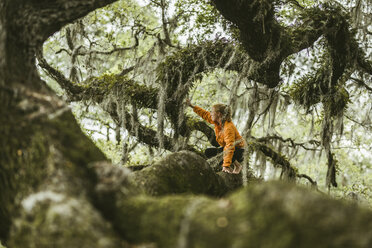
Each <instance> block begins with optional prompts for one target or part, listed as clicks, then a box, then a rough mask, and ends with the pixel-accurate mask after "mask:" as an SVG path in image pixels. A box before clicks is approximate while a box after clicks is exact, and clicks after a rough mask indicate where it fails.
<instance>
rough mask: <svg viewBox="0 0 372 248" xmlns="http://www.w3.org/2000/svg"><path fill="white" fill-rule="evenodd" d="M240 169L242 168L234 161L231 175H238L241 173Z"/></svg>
mask: <svg viewBox="0 0 372 248" xmlns="http://www.w3.org/2000/svg"><path fill="white" fill-rule="evenodd" d="M242 168H243V166H242V165H241V164H240V163H239V162H238V161H237V160H235V161H234V170H233V172H232V173H233V174H239V173H240V172H241V171H242Z"/></svg>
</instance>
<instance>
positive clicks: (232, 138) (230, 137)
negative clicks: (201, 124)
mask: <svg viewBox="0 0 372 248" xmlns="http://www.w3.org/2000/svg"><path fill="white" fill-rule="evenodd" d="M193 110H194V112H195V113H196V114H198V115H199V116H200V117H201V118H203V119H204V120H206V121H207V122H209V123H211V124H213V125H214V132H215V134H216V140H217V142H218V144H220V146H222V147H223V153H224V154H223V165H222V166H225V167H229V166H230V165H231V162H232V157H233V155H234V151H235V146H236V147H239V148H243V147H244V146H245V143H244V140H243V138H242V136H241V135H240V134H239V132H238V130H237V129H236V127H235V125H234V124H233V123H232V122H231V121H226V122H225V125H224V127H223V128H222V125H219V124H218V123H217V122H214V121H212V117H211V113H210V112H208V111H206V110H204V109H202V108H201V107H198V106H195V105H194V108H193Z"/></svg>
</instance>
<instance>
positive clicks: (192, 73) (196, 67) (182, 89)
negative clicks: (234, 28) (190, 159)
mask: <svg viewBox="0 0 372 248" xmlns="http://www.w3.org/2000/svg"><path fill="white" fill-rule="evenodd" d="M247 62H249V60H248V58H247V56H246V54H245V52H244V51H243V50H242V49H241V48H240V47H239V46H238V45H236V44H234V43H232V42H230V41H228V40H224V39H219V40H215V41H206V42H202V43H200V44H191V45H189V46H188V47H186V48H184V49H181V50H179V51H177V52H175V53H174V54H172V55H170V56H168V57H167V58H166V59H165V61H164V62H162V63H161V64H160V65H159V66H158V68H157V70H156V71H157V81H158V82H160V85H164V89H166V99H167V100H166V105H165V109H166V112H167V114H168V115H169V117H170V121H171V123H172V125H173V126H174V127H177V129H181V131H180V133H181V134H182V133H183V132H185V130H184V128H185V123H184V122H182V123H181V124H180V123H179V109H182V107H181V106H182V105H183V104H184V103H183V101H184V99H185V97H186V95H187V93H188V91H189V89H190V88H191V87H192V85H193V83H194V82H195V80H197V79H200V78H201V77H202V73H206V72H209V71H212V70H214V69H216V68H223V69H225V70H233V71H238V72H239V71H242V70H243V68H244V67H245V66H246V64H247Z"/></svg>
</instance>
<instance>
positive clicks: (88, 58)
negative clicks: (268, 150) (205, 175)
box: [39, 0, 372, 205]
mask: <svg viewBox="0 0 372 248" xmlns="http://www.w3.org/2000/svg"><path fill="white" fill-rule="evenodd" d="M324 2H325V3H327V2H329V1H324ZM323 4H324V3H323ZM332 4H334V5H336V6H339V7H340V8H341V9H342V10H343V11H345V12H346V13H348V14H349V15H350V16H349V18H350V19H349V20H350V22H351V27H350V28H352V29H353V31H354V32H355V33H356V37H357V42H358V45H359V46H360V47H361V48H363V50H364V51H365V52H366V58H370V57H371V51H372V50H371V39H370V37H371V31H372V30H371V25H370V24H369V23H370V15H369V14H368V13H371V6H369V5H368V1H332ZM321 5H322V1H282V2H281V4H280V5H279V4H278V5H277V6H276V8H277V9H276V13H277V18H278V20H279V22H280V23H282V24H283V25H298V24H299V23H301V20H299V19H298V13H299V11H301V10H302V9H303V8H312V7H314V6H321ZM234 32H235V33H234ZM236 32H237V31H236V29H234V27H233V25H232V24H231V23H229V22H228V21H226V20H225V19H223V17H221V15H220V14H219V13H218V12H217V11H216V10H215V9H214V8H213V7H212V6H211V5H208V3H207V1H160V0H159V1H118V2H116V3H114V4H112V5H110V6H107V7H104V8H102V9H99V10H96V11H94V12H92V13H90V14H89V15H88V16H86V17H84V18H82V19H79V20H77V21H76V22H75V23H73V24H70V25H67V26H66V27H64V28H63V29H62V30H61V31H60V32H57V33H55V34H54V35H53V36H52V37H50V38H49V39H48V41H47V42H46V43H45V45H44V57H45V59H46V61H48V63H49V64H50V66H52V67H54V68H56V69H57V70H59V71H60V72H61V73H62V74H63V75H64V76H65V77H66V78H68V79H69V80H71V81H72V82H74V83H76V84H84V83H85V82H86V81H88V80H89V79H91V78H92V77H103V76H102V75H106V76H107V77H110V76H112V75H125V76H126V77H128V78H130V79H131V80H134V81H136V82H137V83H138V85H136V87H140V86H141V85H142V86H145V87H153V88H157V89H162V87H163V88H164V86H163V85H161V84H160V83H159V82H158V81H156V76H157V74H156V68H157V67H158V65H159V64H160V63H162V62H163V61H164V59H166V57H167V56H170V55H172V54H177V51H180V50H182V49H185V48H187V47H189V46H190V45H191V46H192V45H193V44H203V43H205V42H206V41H210V42H216V41H217V40H223V39H226V40H229V41H233V42H234V41H235V42H238V41H237V34H236ZM324 43H325V41H324V38H319V39H318V40H317V41H316V42H314V44H313V45H312V46H310V47H308V48H306V49H303V50H302V51H300V52H298V53H296V54H293V55H291V56H289V57H288V58H287V59H285V61H284V62H283V64H282V65H281V68H280V78H281V80H280V83H279V84H278V85H277V86H276V87H274V88H269V87H267V86H265V85H263V84H260V83H257V82H255V81H253V80H250V79H247V78H246V77H245V76H244V75H245V74H244V72H240V73H239V72H236V71H235V72H234V71H231V70H225V69H224V68H216V69H215V68H212V69H210V70H209V71H207V72H203V75H202V76H198V77H195V81H194V82H192V83H190V90H189V92H188V97H189V98H190V99H191V100H192V102H193V103H195V104H197V105H199V106H201V107H203V108H205V109H210V106H211V105H212V104H215V103H218V102H221V103H225V104H229V105H230V106H231V107H232V108H233V113H234V115H233V122H234V123H236V125H237V127H238V129H239V131H240V132H241V133H244V134H247V133H249V134H250V135H252V136H254V137H257V138H258V139H260V140H261V141H263V142H265V143H266V144H269V145H270V146H272V147H273V148H274V149H275V150H276V151H278V152H279V153H281V154H282V155H283V156H284V157H285V158H286V159H287V160H288V161H289V163H290V164H291V166H293V167H294V168H296V170H298V172H299V173H300V174H306V175H308V176H309V177H311V178H312V179H313V180H314V181H315V182H316V183H317V185H318V187H319V189H320V190H322V191H324V192H325V191H327V190H328V186H329V183H326V175H327V164H328V163H329V161H328V156H327V152H326V149H325V146H324V143H323V141H324V140H322V135H323V133H324V132H328V131H326V130H325V127H324V120H325V113H324V106H323V104H322V103H321V102H319V101H318V102H315V104H314V103H313V102H311V100H306V97H308V96H306V95H305V93H303V92H301V90H299V88H300V86H301V87H302V86H304V82H305V81H306V80H308V79H309V78H311V77H317V73H318V71H319V70H321V69H322V67H324V65H325V64H326V63H329V60H327V59H326V56H327V51H326V49H325V46H326V45H325V44H324ZM201 49H202V48H201ZM197 59H199V58H195V60H197ZM44 67H45V66H44ZM39 72H40V74H41V76H42V78H43V79H44V80H45V81H46V82H48V84H49V85H50V87H52V88H53V89H54V90H55V91H56V92H57V93H58V94H59V95H60V96H63V97H65V99H66V100H68V101H70V102H71V104H70V106H71V108H72V109H73V112H74V114H75V116H76V118H77V120H78V121H79V123H80V125H81V126H82V128H83V130H84V131H85V132H86V134H87V135H88V136H89V137H91V138H92V139H93V140H94V142H95V143H96V144H97V145H98V146H99V147H100V149H101V150H102V151H104V153H105V154H106V155H107V156H108V158H110V159H111V160H112V162H113V163H114V164H118V165H122V166H133V165H149V164H152V163H154V160H156V159H159V158H160V157H162V156H164V155H165V154H168V153H169V152H170V149H169V148H168V149H164V147H161V146H160V145H154V144H150V143H149V142H146V141H144V138H142V139H141V138H139V137H138V135H135V134H133V133H131V132H130V131H128V130H127V129H128V127H125V126H124V127H123V125H122V123H121V122H120V121H119V122H118V121H115V120H113V118H112V117H111V116H110V114H108V113H107V111H105V107H102V105H105V104H106V105H107V104H108V102H109V101H107V100H106V102H103V103H100V104H97V101H94V100H92V99H91V98H90V97H85V98H84V99H82V98H80V99H78V101H76V100H74V99H71V98H69V97H68V96H66V95H67V94H66V90H65V89H64V88H63V87H61V83H59V82H58V80H57V81H56V80H55V77H54V79H53V75H52V77H50V76H48V74H49V75H50V74H51V72H50V71H48V70H47V69H45V68H42V66H41V67H40V66H39ZM349 74H350V75H347V78H345V79H344V81H345V82H344V86H343V89H344V95H342V96H341V97H344V98H345V99H342V101H344V103H343V106H342V108H341V110H340V111H339V112H338V113H336V114H335V116H332V122H333V123H332V128H331V129H332V130H329V133H330V134H329V135H330V146H331V152H332V153H333V154H334V160H335V161H337V162H336V168H337V169H336V170H337V172H336V174H337V178H338V187H332V188H331V190H330V193H331V194H332V195H334V196H336V197H341V198H345V197H346V198H350V197H353V198H355V197H357V198H359V199H360V200H361V201H362V202H364V203H366V204H367V205H371V204H372V162H371V161H372V153H371V139H372V137H371V125H372V124H371V110H372V102H371V100H370V99H371V92H372V89H371V86H370V83H371V77H370V75H368V74H366V73H363V72H360V71H354V72H350V73H349ZM195 76H196V75H195ZM314 85H315V83H314ZM304 87H305V86H304ZM307 90H308V93H307V95H311V94H312V93H311V90H309V88H307ZM124 94H125V95H127V96H128V93H124ZM296 94H297V95H296ZM301 94H302V95H301ZM298 98H302V99H298ZM308 98H311V96H309V97H308ZM126 99H127V100H128V101H127V104H126V106H125V108H126V109H128V111H129V112H130V113H131V116H132V117H131V118H132V120H131V122H132V123H133V125H130V126H131V127H130V128H133V126H136V125H137V123H144V127H145V128H149V129H151V128H152V129H153V130H157V129H158V130H157V131H158V132H157V137H160V136H162V134H159V128H158V127H157V125H158V124H159V123H160V122H163V121H164V124H162V125H164V127H163V128H162V130H164V133H165V135H168V136H169V137H172V136H174V135H175V131H174V127H172V126H171V123H170V122H169V121H168V120H167V119H166V117H161V118H159V116H158V115H159V113H162V109H164V106H160V103H159V104H158V106H156V107H155V108H152V109H151V108H145V107H143V106H141V104H138V103H136V104H137V106H136V104H134V103H133V102H134V100H133V98H131V97H130V96H129V97H127V98H126ZM307 101H308V102H307ZM309 102H310V103H309ZM159 110H160V111H159ZM177 111H178V112H179V114H180V115H183V114H187V115H188V116H190V117H192V116H193V113H192V111H190V110H187V109H185V108H184V107H182V106H178V107H177ZM163 112H164V111H163ZM134 119H136V120H137V121H134ZM159 119H160V120H159ZM159 135H160V136H159ZM183 142H186V143H188V144H190V145H192V146H194V147H195V149H197V150H200V151H202V150H203V149H205V148H206V147H208V146H211V144H210V143H209V141H208V138H207V137H206V135H204V134H203V133H201V132H197V131H196V132H193V133H192V134H191V135H190V136H189V137H187V140H186V139H184V140H183ZM178 149H181V148H178ZM176 150H177V149H176ZM173 151H174V150H173ZM275 163H276V162H275V161H273V160H272V158H271V157H270V156H266V155H265V154H263V153H262V152H260V151H255V152H253V154H252V156H250V158H249V161H246V164H245V166H249V167H250V168H251V169H252V172H253V173H254V175H255V176H257V177H261V178H264V179H266V180H267V179H276V178H279V177H280V174H281V169H280V167H279V168H278V166H274V165H275ZM300 182H301V183H305V184H307V183H309V182H308V181H307V180H306V179H302V180H300Z"/></svg>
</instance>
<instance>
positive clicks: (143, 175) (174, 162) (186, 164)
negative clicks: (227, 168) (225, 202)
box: [133, 152, 242, 196]
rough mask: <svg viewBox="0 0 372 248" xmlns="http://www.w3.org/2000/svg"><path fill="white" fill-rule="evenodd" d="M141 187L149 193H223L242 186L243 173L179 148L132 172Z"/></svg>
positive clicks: (216, 194) (220, 194)
mask: <svg viewBox="0 0 372 248" xmlns="http://www.w3.org/2000/svg"><path fill="white" fill-rule="evenodd" d="M133 174H134V175H133V179H134V181H135V183H136V185H137V187H138V188H142V189H143V191H144V192H146V193H147V194H149V195H153V196H159V195H165V194H177V193H178V194H179V193H194V194H207V195H211V196H222V195H224V194H226V193H227V192H229V191H231V190H233V189H236V188H238V187H241V186H242V177H241V174H239V175H230V174H226V173H223V172H220V173H215V172H214V170H213V168H212V167H211V166H210V165H209V164H208V163H207V162H206V161H205V160H204V159H203V158H202V157H200V156H199V155H197V154H195V153H192V152H177V153H172V154H171V155H169V156H167V157H165V158H164V159H162V160H160V161H159V162H157V163H155V164H154V165H152V166H150V167H147V168H145V169H143V170H140V171H137V172H134V173H133Z"/></svg>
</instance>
